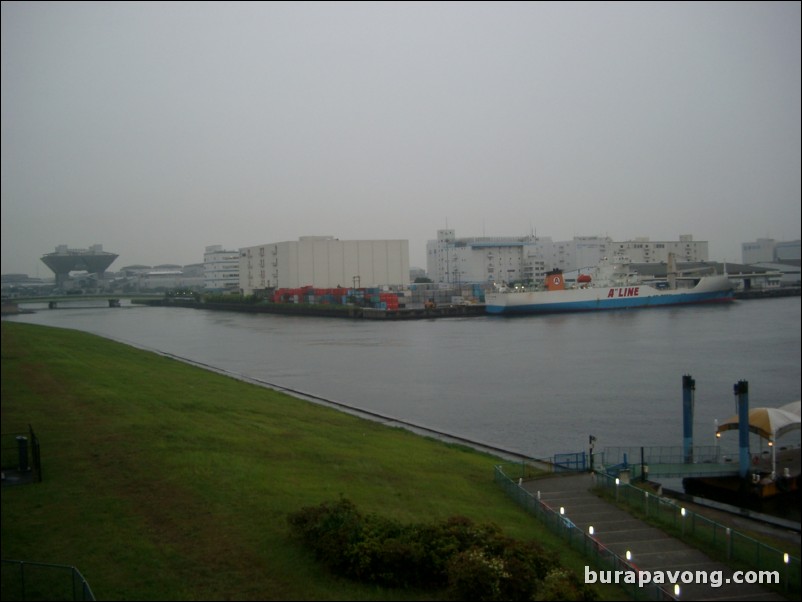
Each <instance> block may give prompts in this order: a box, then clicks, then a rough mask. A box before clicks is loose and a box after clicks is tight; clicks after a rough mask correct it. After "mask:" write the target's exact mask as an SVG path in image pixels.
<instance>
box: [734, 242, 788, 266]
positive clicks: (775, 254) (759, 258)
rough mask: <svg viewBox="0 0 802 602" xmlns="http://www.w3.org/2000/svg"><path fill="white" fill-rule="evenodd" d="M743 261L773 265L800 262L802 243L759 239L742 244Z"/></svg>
mask: <svg viewBox="0 0 802 602" xmlns="http://www.w3.org/2000/svg"><path fill="white" fill-rule="evenodd" d="M741 256H742V258H741V261H742V262H743V263H745V264H747V265H749V264H753V263H772V262H787V261H794V260H796V261H799V259H800V241H798V240H789V241H782V242H780V241H776V240H774V239H773V238H758V239H757V240H756V241H755V242H745V243H741Z"/></svg>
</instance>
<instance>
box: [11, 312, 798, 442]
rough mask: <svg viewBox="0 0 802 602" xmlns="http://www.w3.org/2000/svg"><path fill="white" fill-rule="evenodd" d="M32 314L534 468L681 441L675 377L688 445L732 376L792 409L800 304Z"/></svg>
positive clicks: (722, 401) (728, 405)
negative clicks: (551, 460) (342, 314)
mask: <svg viewBox="0 0 802 602" xmlns="http://www.w3.org/2000/svg"><path fill="white" fill-rule="evenodd" d="M40 307H41V309H38V310H37V311H36V313H33V314H23V315H19V316H15V317H11V318H7V319H10V320H14V321H18V322H26V323H33V324H43V325H48V326H57V327H63V328H72V329H77V330H83V331H88V332H92V333H95V334H99V335H102V336H104V337H109V338H112V339H115V340H118V341H121V342H124V343H128V344H131V345H134V346H137V347H141V348H145V349H150V350H154V351H159V352H162V353H168V354H172V355H176V356H179V357H182V358H186V359H189V360H192V361H194V362H199V363H202V364H205V365H208V366H212V367H215V368H219V369H222V370H225V371H228V372H232V373H235V374H237V375H241V376H244V377H247V378H252V379H257V380H260V381H263V382H266V383H271V384H274V385H277V386H281V387H287V388H290V389H295V390H299V391H302V392H305V393H308V394H312V395H317V396H321V397H324V398H326V399H331V400H334V401H337V402H341V403H344V404H348V405H350V406H353V407H354V408H357V409H361V410H367V411H370V412H375V413H379V414H381V415H383V416H387V417H388V418H390V419H397V420H401V421H405V422H409V423H412V424H415V425H419V426H422V427H426V428H430V429H434V430H437V431H441V432H444V433H446V434H450V435H455V436H458V437H461V438H465V439H468V440H470V441H475V442H477V443H479V444H483V445H488V446H492V447H496V448H501V449H504V450H508V451H510V452H513V453H516V454H525V455H528V456H533V457H545V456H550V455H553V454H554V453H563V452H575V451H582V450H586V449H587V443H588V436H589V435H591V434H592V435H594V436H595V437H596V438H597V441H596V448H597V450H598V449H602V448H604V447H605V446H641V445H643V446H654V445H666V446H678V445H681V444H682V376H683V375H684V374H690V375H692V376H693V377H694V379H695V380H696V393H695V425H694V435H695V443H696V444H698V445H713V444H714V441H715V440H714V435H713V434H714V421H715V420H718V421H723V420H725V419H726V418H728V417H729V416H731V415H732V414H734V413H735V401H736V398H735V397H734V396H733V393H732V386H733V384H734V383H736V382H737V381H739V380H746V381H749V391H750V393H749V401H750V406H752V407H757V406H780V405H784V404H786V403H788V402H790V401H794V400H797V399H800V364H801V362H800V349H802V344H801V343H800V332H801V331H802V329H801V328H800V316H801V312H800V298H799V297H791V298H779V299H767V300H759V301H738V302H736V303H733V304H731V305H725V306H693V307H681V308H665V309H649V310H639V311H637V310H636V311H613V312H603V313H593V314H568V315H548V316H527V317H517V318H504V317H496V316H486V317H475V318H448V319H439V320H416V321H403V322H378V321H361V320H357V321H351V320H346V319H332V318H310V317H291V316H281V315H270V314H261V315H252V314H238V313H227V312H216V311H207V310H191V309H171V308H161V307H140V306H132V305H126V304H124V305H123V307H121V308H108V307H97V308H83V309H77V308H76V309H59V310H48V309H46V308H45V307H44V306H40ZM132 384H134V385H135V383H132ZM735 436H736V437H737V435H735ZM735 441H736V442H737V439H735Z"/></svg>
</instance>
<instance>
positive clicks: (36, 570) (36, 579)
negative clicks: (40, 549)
mask: <svg viewBox="0 0 802 602" xmlns="http://www.w3.org/2000/svg"><path fill="white" fill-rule="evenodd" d="M0 583H2V592H0V593H2V596H1V597H2V599H3V600H94V599H95V595H94V594H93V593H92V588H90V587H89V584H88V583H87V581H86V579H84V577H83V575H81V572H80V571H79V570H78V569H76V568H75V567H74V566H66V565H61V564H45V563H41V562H23V561H21V560H3V562H2V578H0Z"/></svg>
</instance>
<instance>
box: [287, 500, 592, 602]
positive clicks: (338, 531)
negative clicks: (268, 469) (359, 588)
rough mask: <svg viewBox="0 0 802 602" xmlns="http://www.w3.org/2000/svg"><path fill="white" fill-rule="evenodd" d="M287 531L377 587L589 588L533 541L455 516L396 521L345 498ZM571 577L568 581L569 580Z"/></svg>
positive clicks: (514, 592)
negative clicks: (420, 521)
mask: <svg viewBox="0 0 802 602" xmlns="http://www.w3.org/2000/svg"><path fill="white" fill-rule="evenodd" d="M288 521H289V523H290V525H291V527H292V529H293V532H294V533H295V534H296V535H297V536H298V537H300V539H301V540H302V541H303V542H304V544H305V545H306V546H307V547H309V548H310V549H311V550H312V551H313V552H314V554H315V557H316V558H318V559H319V560H320V561H321V562H323V563H325V564H326V566H327V567H328V568H329V569H330V570H332V571H333V572H335V573H337V574H339V575H342V576H345V577H348V578H350V579H355V580H358V581H360V582H363V583H370V584H376V585H381V586H385V587H406V588H429V589H432V588H434V589H443V590H447V593H448V596H449V597H450V598H453V599H455V600H465V599H471V600H533V599H536V597H537V599H555V600H561V599H570V596H569V598H559V597H553V598H547V597H544V596H546V595H548V596H558V595H562V594H561V593H560V592H561V591H563V590H561V589H560V588H563V589H564V590H565V591H567V592H571V594H570V595H572V596H573V595H576V596H583V597H578V598H576V599H582V600H591V599H593V598H592V597H588V596H592V595H594V592H593V591H592V590H590V589H588V588H586V587H584V585H583V584H581V583H580V582H579V580H578V579H577V578H576V576H574V575H572V574H570V573H567V572H565V571H561V570H559V569H560V567H559V566H558V564H557V563H556V561H555V560H553V559H552V558H550V557H549V556H548V555H547V553H546V552H545V550H544V549H543V548H542V547H541V546H540V545H539V544H538V543H537V542H534V541H528V542H523V541H518V540H515V539H511V538H508V537H505V536H504V535H503V534H502V533H501V530H500V529H499V528H498V526H496V525H493V524H485V525H477V524H475V523H473V522H472V521H471V520H470V519H468V518H465V517H461V516H455V517H451V518H448V519H446V520H445V521H442V522H440V523H434V524H410V525H402V524H400V523H398V522H396V521H393V520H390V519H387V518H383V517H380V516H377V515H375V514H371V515H367V516H363V515H362V514H361V513H360V512H359V511H358V510H357V508H356V506H355V505H354V504H353V502H351V501H350V500H347V499H345V498H341V499H340V500H339V501H337V502H324V503H322V504H320V505H319V506H312V507H305V508H302V509H300V510H299V511H297V512H295V513H292V514H290V515H289V516H288ZM571 578H573V580H571Z"/></svg>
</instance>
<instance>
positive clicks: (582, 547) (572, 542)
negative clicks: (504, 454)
mask: <svg viewBox="0 0 802 602" xmlns="http://www.w3.org/2000/svg"><path fill="white" fill-rule="evenodd" d="M520 466H521V468H522V469H523V470H524V471H526V464H524V463H522V464H521V465H520ZM518 467H519V465H515V468H514V471H515V472H518V470H519V468H518ZM541 474H542V471H541ZM515 478H516V479H518V478H520V477H518V476H517V475H515ZM495 480H496V483H497V484H498V485H500V486H501V487H502V489H504V491H505V492H506V493H507V495H509V496H510V497H511V498H512V499H514V500H515V501H516V502H517V503H518V504H519V505H520V506H522V507H523V508H525V509H526V510H527V511H528V512H529V513H530V514H533V515H534V516H535V517H537V518H538V520H540V521H541V522H542V523H543V524H545V525H546V526H547V527H548V528H549V530H551V531H552V532H553V533H555V534H556V535H558V536H559V537H560V538H561V539H563V540H564V541H566V542H567V543H568V545H569V546H571V547H572V548H573V549H575V550H577V551H578V552H581V553H583V554H584V555H585V556H586V557H587V558H589V559H590V561H591V562H592V563H593V564H594V565H595V566H596V567H597V568H599V569H600V570H605V571H628V572H631V571H635V572H637V569H636V568H635V567H634V566H633V565H632V564H631V563H630V562H628V561H627V560H626V559H624V558H621V557H620V556H618V555H617V554H615V553H614V552H613V551H611V550H610V549H609V548H607V547H606V546H605V545H604V544H602V543H600V542H599V541H597V540H596V539H595V538H594V537H593V536H592V535H590V534H588V533H585V532H584V531H583V530H582V529H580V528H578V527H577V526H576V525H574V524H573V523H572V522H571V521H570V520H568V519H567V518H566V517H565V516H562V515H560V514H559V513H558V512H555V511H554V510H553V509H551V508H549V507H548V506H547V505H545V504H544V503H543V502H541V501H540V500H539V499H537V497H536V496H534V495H532V494H531V493H529V492H528V491H526V490H525V489H524V488H523V487H521V486H520V485H519V484H518V481H515V480H513V479H512V478H510V477H509V476H508V475H507V474H506V473H505V472H504V467H503V466H500V465H499V466H496V467H495ZM619 586H620V587H621V588H622V589H624V590H625V591H627V593H629V595H630V596H632V598H633V599H635V600H676V598H675V597H674V595H673V594H672V593H671V592H670V591H669V590H667V589H665V588H664V587H661V586H660V585H657V584H654V583H650V584H646V585H644V586H643V587H639V586H638V585H635V584H626V583H620V584H619Z"/></svg>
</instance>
